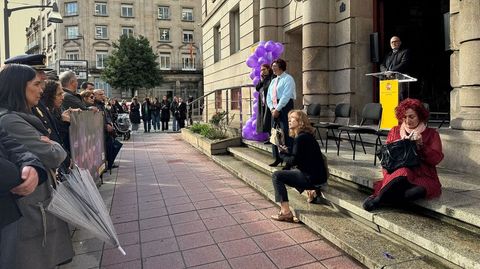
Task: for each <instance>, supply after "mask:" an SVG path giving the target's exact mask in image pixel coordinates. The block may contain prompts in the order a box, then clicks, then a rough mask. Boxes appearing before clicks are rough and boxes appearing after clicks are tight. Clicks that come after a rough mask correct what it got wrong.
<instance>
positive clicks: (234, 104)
mask: <svg viewBox="0 0 480 269" xmlns="http://www.w3.org/2000/svg"><path fill="white" fill-rule="evenodd" d="M240 91H241V89H238V88H237V89H232V90H231V91H230V99H231V100H232V101H231V102H230V107H231V108H232V110H234V109H235V110H238V109H240Z"/></svg>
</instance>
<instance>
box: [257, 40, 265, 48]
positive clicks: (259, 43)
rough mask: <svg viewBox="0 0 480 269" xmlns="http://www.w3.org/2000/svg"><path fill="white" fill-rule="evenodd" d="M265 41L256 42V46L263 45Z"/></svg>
mask: <svg viewBox="0 0 480 269" xmlns="http://www.w3.org/2000/svg"><path fill="white" fill-rule="evenodd" d="M265 43H266V42H265V41H260V42H258V46H259V47H263V45H265Z"/></svg>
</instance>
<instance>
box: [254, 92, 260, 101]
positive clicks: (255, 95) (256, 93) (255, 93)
mask: <svg viewBox="0 0 480 269" xmlns="http://www.w3.org/2000/svg"><path fill="white" fill-rule="evenodd" d="M259 94H260V93H258V92H257V91H255V92H253V97H254V98H255V99H257V98H258V95H259Z"/></svg>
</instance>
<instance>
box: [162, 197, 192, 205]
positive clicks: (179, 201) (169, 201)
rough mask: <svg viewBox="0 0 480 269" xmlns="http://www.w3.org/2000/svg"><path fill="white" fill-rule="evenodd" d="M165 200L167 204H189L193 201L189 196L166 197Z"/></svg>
mask: <svg viewBox="0 0 480 269" xmlns="http://www.w3.org/2000/svg"><path fill="white" fill-rule="evenodd" d="M164 201H165V205H166V206H172V205H181V204H187V203H190V202H191V201H190V198H188V196H180V197H174V198H168V199H165V200H164Z"/></svg>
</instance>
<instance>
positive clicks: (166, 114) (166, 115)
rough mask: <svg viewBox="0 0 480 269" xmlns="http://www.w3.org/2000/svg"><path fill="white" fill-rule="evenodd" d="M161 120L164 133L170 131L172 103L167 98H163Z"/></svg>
mask: <svg viewBox="0 0 480 269" xmlns="http://www.w3.org/2000/svg"><path fill="white" fill-rule="evenodd" d="M160 120H161V121H162V131H168V122H169V121H170V102H169V101H168V99H167V96H165V95H164V96H163V97H162V102H161V103H160Z"/></svg>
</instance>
